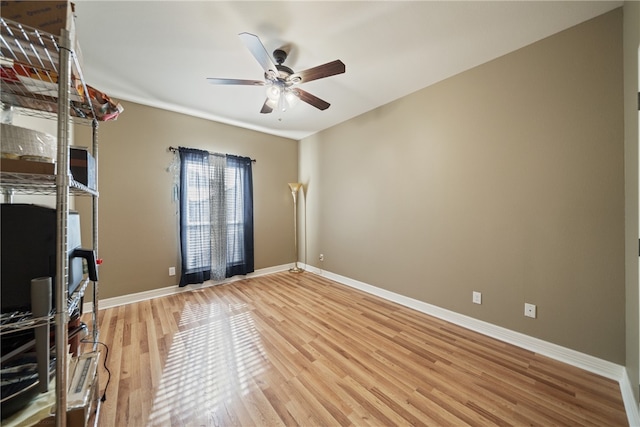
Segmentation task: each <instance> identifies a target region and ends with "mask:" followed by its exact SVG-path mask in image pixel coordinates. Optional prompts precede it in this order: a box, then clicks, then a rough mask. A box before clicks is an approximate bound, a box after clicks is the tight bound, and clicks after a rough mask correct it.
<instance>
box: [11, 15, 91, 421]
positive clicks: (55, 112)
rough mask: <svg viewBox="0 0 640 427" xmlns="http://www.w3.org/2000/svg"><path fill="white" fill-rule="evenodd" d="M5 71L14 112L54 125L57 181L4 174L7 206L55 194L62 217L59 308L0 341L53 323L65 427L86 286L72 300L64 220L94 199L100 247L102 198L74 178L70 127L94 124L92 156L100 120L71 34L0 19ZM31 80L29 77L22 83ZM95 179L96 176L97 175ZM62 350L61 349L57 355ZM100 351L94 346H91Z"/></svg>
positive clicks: (59, 414) (60, 417)
mask: <svg viewBox="0 0 640 427" xmlns="http://www.w3.org/2000/svg"><path fill="white" fill-rule="evenodd" d="M0 65H2V79H1V83H2V86H1V88H0V96H1V102H2V104H3V107H4V106H11V107H14V108H15V111H16V113H17V114H27V115H36V116H38V117H45V118H52V119H54V120H57V125H58V126H57V144H58V147H57V173H56V174H55V175H41V174H27V173H14V172H6V173H5V172H1V173H0V190H1V191H2V193H3V194H4V196H5V200H6V201H10V200H11V197H12V195H13V194H29V195H33V194H51V195H53V194H55V196H56V211H57V241H56V251H57V265H56V278H55V279H56V280H55V284H56V292H55V295H56V301H55V309H54V310H52V312H53V313H52V314H51V315H50V316H49V317H44V318H38V319H33V318H31V317H29V316H28V315H27V316H25V317H23V318H21V319H20V320H19V321H18V322H8V323H4V322H3V324H2V325H0V335H1V334H5V333H10V332H11V331H12V330H15V328H20V327H23V328H34V327H36V326H38V325H40V324H42V322H46V321H48V320H51V319H52V320H53V321H54V323H55V344H56V348H57V349H58V350H57V357H56V388H55V392H56V426H58V427H63V426H66V424H67V423H66V418H67V417H66V412H67V354H66V348H67V342H68V323H69V317H70V313H71V311H70V310H72V309H73V308H74V307H78V306H79V304H80V301H81V297H82V296H83V295H84V292H85V290H86V288H87V285H88V281H86V282H85V283H84V284H83V285H82V286H81V287H80V288H79V289H80V290H79V291H78V292H76V293H75V294H74V295H72V296H67V295H66V294H67V292H66V284H67V281H68V258H67V256H66V254H67V250H66V248H67V222H68V215H69V196H70V195H88V196H91V197H92V198H93V236H92V237H93V250H94V251H96V253H97V249H98V246H97V245H98V220H97V213H98V199H97V196H98V193H97V191H93V190H91V189H89V188H88V187H86V186H84V185H82V184H80V183H79V182H76V181H74V180H73V179H72V178H71V177H70V176H69V172H68V171H69V145H70V144H69V143H70V126H71V124H72V123H73V122H77V121H80V122H83V123H86V124H91V125H93V141H92V144H93V147H92V148H93V156H94V158H95V159H96V164H97V160H98V158H97V155H98V141H97V120H96V119H95V113H94V107H93V105H92V103H91V97H90V96H89V94H90V92H89V90H88V87H87V85H86V84H85V82H84V79H83V77H82V71H81V67H80V66H79V61H78V58H77V56H76V54H75V53H74V50H73V46H72V41H71V39H70V35H69V32H68V31H66V30H64V29H63V30H62V31H61V34H60V35H58V36H55V35H52V34H48V33H45V32H43V31H40V30H38V29H35V28H30V27H27V26H25V25H21V24H19V23H17V22H13V21H10V20H7V19H4V18H0ZM25 76H26V77H27V79H25V78H24V77H25ZM96 174H97V171H96ZM97 313H98V283H97V282H93V312H92V317H93V319H92V323H93V325H92V326H93V341H94V343H95V342H97V340H98V324H97ZM60 349H62V350H60ZM94 349H95V344H94Z"/></svg>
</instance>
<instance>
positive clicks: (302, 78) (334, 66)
mask: <svg viewBox="0 0 640 427" xmlns="http://www.w3.org/2000/svg"><path fill="white" fill-rule="evenodd" d="M345 70H346V67H345V65H344V63H343V62H342V61H340V60H339V59H336V60H335V61H332V62H327V63H326V64H323V65H318V66H317V67H313V68H309V69H307V70H303V71H299V72H297V73H293V74H291V75H290V76H289V77H288V79H287V80H289V81H293V82H294V83H305V82H310V81H312V80H318V79H322V78H324V77H329V76H335V75H336V74H342V73H344V72H345ZM298 79H299V81H298Z"/></svg>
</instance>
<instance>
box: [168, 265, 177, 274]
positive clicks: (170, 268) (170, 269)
mask: <svg viewBox="0 0 640 427" xmlns="http://www.w3.org/2000/svg"><path fill="white" fill-rule="evenodd" d="M175 275H176V268H175V267H169V276H175Z"/></svg>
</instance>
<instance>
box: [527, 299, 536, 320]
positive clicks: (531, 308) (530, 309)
mask: <svg viewBox="0 0 640 427" xmlns="http://www.w3.org/2000/svg"><path fill="white" fill-rule="evenodd" d="M524 315H525V316H526V317H531V318H533V319H535V318H536V306H535V304H529V303H526V302H525V303H524Z"/></svg>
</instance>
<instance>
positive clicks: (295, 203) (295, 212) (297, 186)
mask: <svg viewBox="0 0 640 427" xmlns="http://www.w3.org/2000/svg"><path fill="white" fill-rule="evenodd" d="M300 187H302V184H301V183H299V182H290V183H289V188H291V195H292V196H293V242H294V245H295V249H296V261H295V263H294V264H293V268H290V269H289V272H291V273H302V272H303V271H304V270H303V269H301V268H298V190H300Z"/></svg>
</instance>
